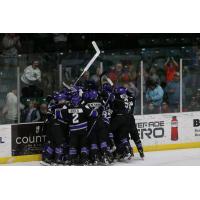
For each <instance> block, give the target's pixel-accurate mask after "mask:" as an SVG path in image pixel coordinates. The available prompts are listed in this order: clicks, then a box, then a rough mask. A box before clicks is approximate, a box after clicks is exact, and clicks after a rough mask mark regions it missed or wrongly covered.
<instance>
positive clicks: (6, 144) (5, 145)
mask: <svg viewBox="0 0 200 200" xmlns="http://www.w3.org/2000/svg"><path fill="white" fill-rule="evenodd" d="M10 156H11V126H10V125H1V126H0V158H1V157H10Z"/></svg>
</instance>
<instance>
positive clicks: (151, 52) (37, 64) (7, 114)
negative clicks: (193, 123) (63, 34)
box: [0, 35, 200, 124]
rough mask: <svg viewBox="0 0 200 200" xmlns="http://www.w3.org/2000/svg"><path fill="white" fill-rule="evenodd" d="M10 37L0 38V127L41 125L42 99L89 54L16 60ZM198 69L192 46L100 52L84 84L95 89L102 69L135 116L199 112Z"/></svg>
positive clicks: (69, 80) (27, 56)
mask: <svg viewBox="0 0 200 200" xmlns="http://www.w3.org/2000/svg"><path fill="white" fill-rule="evenodd" d="M9 37H12V39H10V38H8V36H7V37H4V38H3V40H2V46H3V48H2V52H1V55H0V124H7V123H17V121H18V122H19V121H20V122H37V121H43V119H44V117H45V114H46V112H47V103H46V96H47V95H49V94H51V93H52V92H53V91H56V90H59V88H60V87H61V85H60V83H61V81H64V82H66V83H67V84H70V83H73V81H74V80H75V79H76V77H78V75H79V74H80V73H81V70H82V69H83V68H84V66H85V65H86V64H87V62H88V61H89V60H90V58H91V57H92V52H88V51H85V52H71V51H68V52H65V53H62V52H61V51H60V52H59V51H57V52H56V53H39V54H35V53H34V54H32V53H30V54H21V55H19V51H18V49H19V48H20V47H21V42H20V38H19V37H17V36H15V35H13V36H12V35H11V36H9ZM180 59H182V62H180ZM141 61H142V62H141ZM199 64H200V63H199V49H198V47H196V46H191V47H184V46H183V47H181V48H169V47H168V48H167V47H166V48H146V49H135V50H127V51H125V50H123V51H112V52H109V51H102V52H101V56H100V57H99V58H98V60H97V61H96V62H95V63H94V65H93V66H92V67H91V69H90V70H89V71H88V72H87V73H85V74H84V76H83V79H84V80H92V81H94V82H96V84H97V85H98V84H99V83H100V82H99V75H100V73H101V69H102V67H103V70H104V71H106V72H107V75H108V77H109V78H110V79H111V80H112V81H113V82H114V83H115V84H118V85H123V86H125V87H127V88H128V89H129V90H130V91H131V92H133V93H134V94H135V96H136V108H135V114H136V115H140V114H158V113H173V112H180V111H182V112H190V111H200V78H199V77H200V66H199ZM180 67H181V71H180ZM17 68H18V69H19V71H18V70H17ZM141 70H142V71H141ZM141 72H142V73H141ZM142 75H143V77H142V79H141V76H142ZM181 75H182V76H181ZM180 78H181V79H182V82H180ZM141 80H142V81H141ZM19 82H20V88H18V83H19ZM180 84H181V85H180ZM180 87H181V90H180ZM17 91H20V93H18V92H17ZM141 91H143V94H141ZM180 91H182V104H181V105H182V108H181V109H180ZM17 94H20V96H19V97H18V96H17ZM142 95H143V96H142ZM142 103H143V105H141V104H142ZM18 105H19V106H18ZM18 108H19V109H18ZM141 108H142V109H141ZM18 110H20V115H19V114H18ZM19 117H20V119H19V120H18V118H19Z"/></svg>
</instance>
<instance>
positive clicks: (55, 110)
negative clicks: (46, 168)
mask: <svg viewBox="0 0 200 200" xmlns="http://www.w3.org/2000/svg"><path fill="white" fill-rule="evenodd" d="M65 101H66V95H65V94H63V93H56V94H54V97H53V101H51V103H50V104H49V106H48V113H47V119H46V121H45V125H46V132H47V138H48V141H47V143H46V144H45V146H44V148H43V151H42V161H43V162H45V163H49V164H52V163H55V164H63V163H64V160H63V156H64V150H65V149H66V144H67V138H68V136H67V125H66V124H65V123H64V122H63V120H62V116H61V110H63V109H66V106H65Z"/></svg>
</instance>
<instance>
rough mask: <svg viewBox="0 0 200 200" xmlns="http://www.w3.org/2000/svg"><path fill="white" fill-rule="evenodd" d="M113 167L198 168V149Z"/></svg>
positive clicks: (160, 154)
mask: <svg viewBox="0 0 200 200" xmlns="http://www.w3.org/2000/svg"><path fill="white" fill-rule="evenodd" d="M7 165H12V166H40V163H39V162H38V161H33V162H23V163H10V164H7ZM112 165H113V166H200V148H195V149H181V150H170V151H157V152H146V153H145V158H144V160H141V159H140V158H139V155H138V154H137V153H135V157H134V158H133V159H132V160H130V161H127V162H125V161H123V162H116V163H114V164H112ZM4 166H5V165H4Z"/></svg>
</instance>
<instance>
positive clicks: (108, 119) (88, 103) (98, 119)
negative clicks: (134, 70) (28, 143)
mask: <svg viewBox="0 0 200 200" xmlns="http://www.w3.org/2000/svg"><path fill="white" fill-rule="evenodd" d="M48 102H49V105H48V113H47V117H46V121H45V131H46V134H47V138H48V141H47V143H46V144H45V145H44V147H43V151H42V162H41V163H43V164H46V165H109V164H112V163H113V162H115V160H118V161H119V160H130V159H131V158H132V157H133V156H134V154H133V148H132V146H131V144H130V139H132V140H133V141H134V143H135V145H136V147H137V149H138V152H139V155H140V157H141V158H143V157H144V153H143V147H142V143H141V140H140V137H139V134H138V131H137V127H136V124H135V119H134V115H133V112H134V105H135V97H134V96H133V95H132V94H131V93H130V92H129V91H128V90H127V88H125V87H123V86H113V85H112V84H110V83H109V82H104V83H103V84H101V87H100V88H97V87H96V85H95V84H94V83H92V82H90V81H88V82H87V83H86V84H84V85H82V86H80V85H79V86H71V87H64V88H63V89H62V90H61V91H59V92H54V93H53V94H52V95H51V96H49V97H48Z"/></svg>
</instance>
